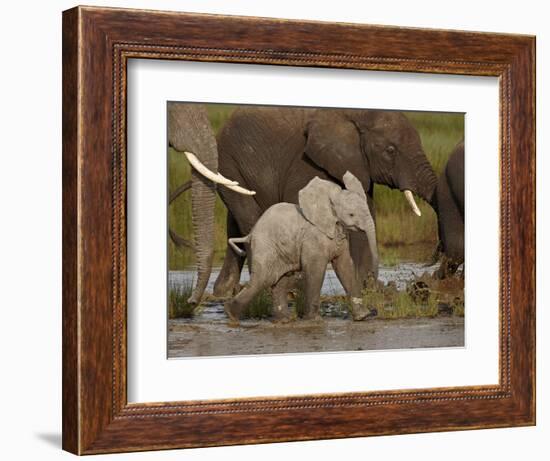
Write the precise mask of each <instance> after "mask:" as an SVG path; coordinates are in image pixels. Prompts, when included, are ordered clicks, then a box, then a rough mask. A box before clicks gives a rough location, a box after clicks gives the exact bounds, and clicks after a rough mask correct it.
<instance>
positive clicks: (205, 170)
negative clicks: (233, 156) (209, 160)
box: [184, 152, 239, 186]
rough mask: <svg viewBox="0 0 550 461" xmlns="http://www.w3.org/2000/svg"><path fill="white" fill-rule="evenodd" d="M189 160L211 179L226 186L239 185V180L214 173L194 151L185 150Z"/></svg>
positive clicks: (196, 168)
mask: <svg viewBox="0 0 550 461" xmlns="http://www.w3.org/2000/svg"><path fill="white" fill-rule="evenodd" d="M184 154H185V156H186V157H187V160H189V163H190V164H191V166H192V167H193V168H195V170H197V171H198V172H199V173H200V174H202V175H203V176H204V177H205V178H207V179H210V181H213V182H215V183H217V184H223V185H224V186H237V185H238V184H239V183H238V182H237V181H231V180H230V179H227V178H224V177H223V176H222V175H221V174H219V173H214V172H213V171H211V170H209V169H208V168H206V166H204V165H203V164H202V163H201V161H200V160H199V159H198V158H197V156H196V155H195V154H193V153H192V152H184Z"/></svg>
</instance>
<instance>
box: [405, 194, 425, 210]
mask: <svg viewBox="0 0 550 461" xmlns="http://www.w3.org/2000/svg"><path fill="white" fill-rule="evenodd" d="M405 198H406V199H407V202H409V205H410V206H411V208H412V210H413V212H414V214H415V215H417V216H422V213H421V212H420V209H419V208H418V206H417V204H416V202H415V201H414V197H413V194H412V192H411V191H410V190H406V191H405Z"/></svg>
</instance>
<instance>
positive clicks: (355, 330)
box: [168, 262, 464, 358]
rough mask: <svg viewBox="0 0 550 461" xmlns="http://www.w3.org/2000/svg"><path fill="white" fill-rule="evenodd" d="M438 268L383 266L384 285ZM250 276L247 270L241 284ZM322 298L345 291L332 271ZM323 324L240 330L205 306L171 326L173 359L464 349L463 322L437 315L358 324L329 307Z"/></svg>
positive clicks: (172, 282)
mask: <svg viewBox="0 0 550 461" xmlns="http://www.w3.org/2000/svg"><path fill="white" fill-rule="evenodd" d="M437 267H438V266H437V265H434V266H425V265H423V264H420V263H414V262H405V263H401V264H399V265H396V266H392V267H381V268H380V274H379V280H380V281H381V282H383V283H384V284H387V283H388V282H392V283H394V284H395V286H396V288H397V289H398V290H400V291H401V290H405V288H406V286H407V283H409V282H411V281H412V280H416V279H418V278H419V277H421V276H422V275H423V274H428V275H431V274H432V273H433V272H434V271H435V270H436V269H437ZM195 274H196V272H195V271H193V270H190V271H171V272H170V273H169V280H168V283H169V286H170V287H178V286H183V285H189V284H190V283H191V284H192V283H193V277H194V276H195ZM217 275H218V271H217V270H214V271H213V272H212V276H211V278H210V282H209V285H208V288H207V292H211V291H212V288H213V283H214V281H215V280H216V278H217ZM247 280H248V273H247V271H246V269H245V270H244V271H243V274H242V277H241V283H246V281H247ZM322 294H323V295H324V296H326V297H330V296H339V295H343V294H344V290H343V288H342V286H341V284H340V282H339V281H338V279H337V277H336V275H335V273H334V272H333V271H332V270H331V269H329V270H327V273H326V276H325V282H324V284H323V289H322ZM322 311H323V319H322V320H321V321H316V322H314V321H305V320H296V321H294V322H290V323H287V324H274V323H272V322H271V321H270V320H254V319H247V320H242V321H241V324H240V326H238V327H234V326H229V325H228V323H227V317H226V315H225V313H224V310H223V304H222V303H221V302H217V301H210V302H206V303H204V307H203V309H202V311H201V312H200V314H198V315H196V316H195V317H193V318H191V319H185V318H179V319H171V320H169V321H168V356H169V358H178V357H198V356H203V357H204V356H231V355H251V354H280V353H300V352H328V351H361V350H381V349H409V348H428V347H462V346H464V317H461V316H455V315H438V316H436V317H421V318H405V319H381V318H375V319H369V320H366V321H363V322H354V321H352V320H351V319H349V318H348V313H347V311H346V310H342V309H339V308H338V309H337V308H335V307H334V306H332V305H331V304H329V303H324V305H323V306H322Z"/></svg>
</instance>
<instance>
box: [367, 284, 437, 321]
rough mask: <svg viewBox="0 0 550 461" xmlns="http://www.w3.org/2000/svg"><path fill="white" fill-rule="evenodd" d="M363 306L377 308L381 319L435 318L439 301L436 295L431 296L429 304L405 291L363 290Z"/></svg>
mask: <svg viewBox="0 0 550 461" xmlns="http://www.w3.org/2000/svg"><path fill="white" fill-rule="evenodd" d="M363 304H364V305H366V306H368V307H369V308H371V309H372V308H375V309H376V310H377V311H378V316H377V318H379V319H402V318H416V317H435V316H436V315H437V314H438V307H437V306H438V299H437V295H436V294H434V293H430V294H429V296H428V300H427V302H419V301H416V300H414V299H413V298H412V297H411V296H410V295H409V294H408V293H407V292H405V291H394V292H389V291H386V290H379V289H372V290H363Z"/></svg>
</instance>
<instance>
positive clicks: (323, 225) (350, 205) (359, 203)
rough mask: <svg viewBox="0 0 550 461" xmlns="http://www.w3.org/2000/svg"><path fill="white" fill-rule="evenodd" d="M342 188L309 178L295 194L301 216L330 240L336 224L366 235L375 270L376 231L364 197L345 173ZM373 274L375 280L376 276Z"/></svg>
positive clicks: (356, 180) (351, 175)
mask: <svg viewBox="0 0 550 461" xmlns="http://www.w3.org/2000/svg"><path fill="white" fill-rule="evenodd" d="M343 181H344V185H345V186H346V187H345V189H341V188H340V187H339V186H338V185H336V184H334V183H333V182H331V181H325V180H322V179H319V177H315V178H313V179H312V180H311V181H310V182H309V183H308V185H307V186H306V187H304V188H303V189H302V190H301V191H300V193H299V198H298V201H299V205H300V209H301V211H302V214H303V215H304V217H305V218H306V219H307V220H308V221H309V222H310V223H312V224H313V225H315V226H316V227H317V228H318V229H319V230H320V231H321V232H322V233H323V234H325V235H326V236H327V237H329V238H330V239H334V238H336V236H337V225H338V224H340V225H342V226H343V227H344V228H346V229H349V230H354V231H362V232H364V233H365V234H366V237H367V240H368V246H369V250H370V253H371V258H372V261H373V262H375V267H376V268H378V248H377V244H376V230H375V225H374V220H373V218H372V214H371V212H370V209H369V206H368V203H367V195H366V194H365V191H364V189H363V186H362V185H361V182H360V181H359V180H358V179H357V178H356V177H355V176H354V175H353V174H352V173H350V172H349V171H346V173H344V175H343ZM376 272H377V271H375V277H377V276H378V274H377V273H376Z"/></svg>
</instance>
